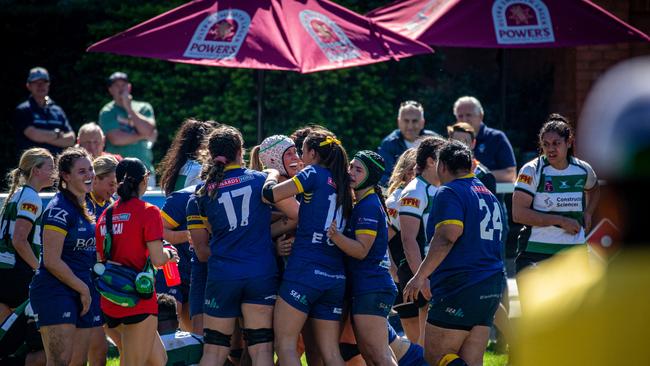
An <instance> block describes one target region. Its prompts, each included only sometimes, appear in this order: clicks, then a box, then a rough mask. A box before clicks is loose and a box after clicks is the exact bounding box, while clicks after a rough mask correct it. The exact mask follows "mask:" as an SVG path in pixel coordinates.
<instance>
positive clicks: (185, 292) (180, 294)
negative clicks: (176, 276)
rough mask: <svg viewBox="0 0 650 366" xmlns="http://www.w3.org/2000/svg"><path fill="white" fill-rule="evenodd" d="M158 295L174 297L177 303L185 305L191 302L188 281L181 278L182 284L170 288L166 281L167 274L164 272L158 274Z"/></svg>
mask: <svg viewBox="0 0 650 366" xmlns="http://www.w3.org/2000/svg"><path fill="white" fill-rule="evenodd" d="M156 293H157V294H168V295H171V296H173V297H174V298H175V299H176V301H178V302H180V303H181V304H185V303H187V302H188V301H189V299H190V298H189V294H190V284H189V280H188V279H185V280H184V279H183V276H181V284H180V285H178V286H173V287H169V286H167V282H166V281H165V274H164V273H163V271H158V272H156Z"/></svg>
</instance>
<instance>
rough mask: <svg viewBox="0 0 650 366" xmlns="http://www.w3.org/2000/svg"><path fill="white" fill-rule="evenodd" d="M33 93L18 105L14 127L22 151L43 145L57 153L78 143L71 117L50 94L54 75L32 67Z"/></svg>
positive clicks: (29, 83) (29, 79) (29, 81)
mask: <svg viewBox="0 0 650 366" xmlns="http://www.w3.org/2000/svg"><path fill="white" fill-rule="evenodd" d="M25 86H26V87H27V90H29V92H30V95H29V98H27V100H26V101H24V102H22V103H20V104H19V105H18V106H17V107H16V112H15V115H14V129H15V132H16V145H17V148H18V151H19V152H22V151H24V150H26V149H29V148H31V147H42V148H45V149H47V150H49V151H50V152H51V153H52V155H57V154H59V153H60V152H61V151H63V149H64V148H66V147H68V146H72V145H74V141H75V136H74V131H73V130H72V127H70V122H69V121H68V117H66V115H65V112H63V109H62V108H61V107H59V106H58V105H57V104H56V103H54V101H53V100H52V99H51V98H50V97H49V96H48V94H49V92H50V74H49V73H48V72H47V70H46V69H44V68H42V67H35V68H33V69H31V70H29V75H27V84H26V85H25Z"/></svg>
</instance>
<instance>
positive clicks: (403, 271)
mask: <svg viewBox="0 0 650 366" xmlns="http://www.w3.org/2000/svg"><path fill="white" fill-rule="evenodd" d="M397 278H398V279H399V283H398V284H397V288H398V290H399V293H398V295H397V297H398V298H401V299H402V301H403V299H404V298H403V294H404V287H406V284H407V283H408V282H409V280H410V279H411V278H413V272H411V268H410V267H409V265H408V263H406V262H404V263H402V264H401V265H400V266H399V267H398V268H397ZM428 303H429V301H428V300H427V299H426V298H425V297H424V295H422V293H421V292H420V293H419V294H418V298H417V300H415V302H407V303H405V302H402V303H401V304H395V305H394V306H393V309H395V311H396V312H397V313H398V314H399V317H400V318H401V319H407V318H414V317H416V316H418V309H419V308H421V307H424V306H426V305H427V304H428Z"/></svg>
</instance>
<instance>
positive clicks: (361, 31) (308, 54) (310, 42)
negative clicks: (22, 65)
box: [88, 0, 432, 73]
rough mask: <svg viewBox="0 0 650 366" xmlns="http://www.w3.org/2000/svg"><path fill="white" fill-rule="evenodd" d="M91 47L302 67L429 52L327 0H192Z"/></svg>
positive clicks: (225, 63) (209, 62) (194, 60)
mask: <svg viewBox="0 0 650 366" xmlns="http://www.w3.org/2000/svg"><path fill="white" fill-rule="evenodd" d="M88 51H89V52H110V53H117V54H122V55H129V56H139V57H149V58H157V59H163V60H168V61H173V62H182V63H189V64H197V65H206V66H221V67H239V68H252V69H263V70H291V71H297V72H301V73H309V72H315V71H323V70H331V69H339V68H346V67H352V66H360V65H366V64H371V63H376V62H382V61H386V60H389V59H395V60H397V59H400V58H404V57H408V56H412V55H416V54H422V53H430V52H432V50H431V49H430V48H429V47H428V46H426V45H424V44H422V43H419V42H416V41H412V40H411V39H409V38H407V37H405V36H402V35H400V34H397V33H395V32H393V31H390V30H387V29H384V28H382V27H380V26H376V25H375V24H374V23H373V22H372V21H371V20H369V19H368V18H366V17H364V16H362V15H359V14H357V13H354V12H352V11H350V10H348V9H346V8H344V7H341V6H339V5H337V4H334V3H332V2H329V1H327V0H299V1H297V0H284V1H283V0H218V1H217V0H195V1H192V2H190V3H188V4H185V5H182V6H180V7H178V8H175V9H172V10H170V11H168V12H166V13H164V14H162V15H159V16H157V17H155V18H153V19H151V20H148V21H146V22H144V23H141V24H138V25H136V26H134V27H132V28H130V29H128V30H126V31H124V32H122V33H119V34H117V35H115V36H113V37H110V38H107V39H105V40H102V41H100V42H98V43H96V44H94V45H92V46H90V47H89V48H88Z"/></svg>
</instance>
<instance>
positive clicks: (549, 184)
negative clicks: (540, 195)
mask: <svg viewBox="0 0 650 366" xmlns="http://www.w3.org/2000/svg"><path fill="white" fill-rule="evenodd" d="M553 190H554V189H553V178H551V177H546V180H545V181H544V192H553Z"/></svg>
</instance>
